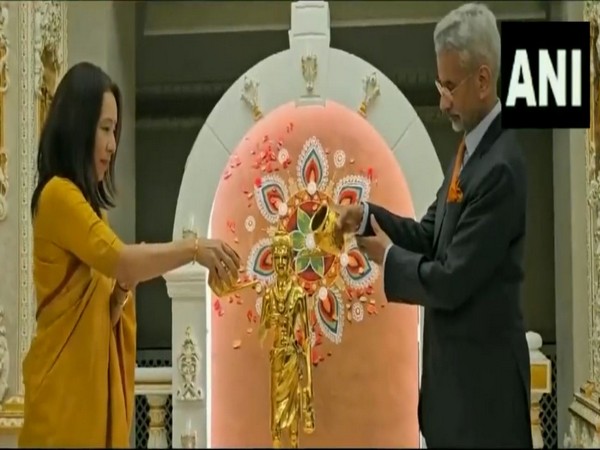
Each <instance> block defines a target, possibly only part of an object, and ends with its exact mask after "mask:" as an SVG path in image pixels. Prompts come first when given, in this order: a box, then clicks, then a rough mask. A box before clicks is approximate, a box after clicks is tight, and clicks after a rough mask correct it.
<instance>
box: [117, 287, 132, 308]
mask: <svg viewBox="0 0 600 450" xmlns="http://www.w3.org/2000/svg"><path fill="white" fill-rule="evenodd" d="M116 284H117V288H118V289H119V290H120V291H121V292H123V293H124V294H125V300H123V301H122V302H119V306H120V307H121V308H122V307H123V306H125V305H126V304H127V302H128V301H129V297H130V296H131V290H130V289H126V288H124V287H123V286H122V285H121V283H119V282H118V281H117V283H116Z"/></svg>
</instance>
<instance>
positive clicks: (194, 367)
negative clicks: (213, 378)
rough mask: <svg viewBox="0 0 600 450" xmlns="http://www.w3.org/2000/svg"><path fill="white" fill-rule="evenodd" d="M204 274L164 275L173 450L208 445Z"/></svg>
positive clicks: (197, 270) (193, 267)
mask: <svg viewBox="0 0 600 450" xmlns="http://www.w3.org/2000/svg"><path fill="white" fill-rule="evenodd" d="M206 272H207V271H206V269H205V268H203V267H202V266H200V265H198V264H188V265H187V266H184V267H181V268H179V269H176V270H174V271H171V272H169V273H167V274H165V275H164V278H165V280H166V281H167V291H168V294H169V297H171V301H172V304H171V311H172V327H173V328H172V330H171V336H172V342H171V348H172V350H171V351H172V363H171V364H172V370H173V384H172V395H173V441H172V446H173V447H174V448H208V445H209V429H210V422H209V417H210V413H209V411H208V408H207V405H208V400H207V393H209V386H208V383H207V379H208V377H207V373H209V372H210V367H209V365H208V360H207V358H209V357H210V347H209V346H210V342H207V335H208V328H207V305H206V299H207V295H206V294H207V278H208V277H207V274H206ZM207 349H208V350H207ZM207 355H208V356H207Z"/></svg>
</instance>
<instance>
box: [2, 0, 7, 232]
mask: <svg viewBox="0 0 600 450" xmlns="http://www.w3.org/2000/svg"><path fill="white" fill-rule="evenodd" d="M7 25H8V4H7V3H6V2H3V3H0V222H2V221H3V220H4V219H6V216H7V214H8V200H7V194H8V186H9V184H8V151H7V149H6V147H5V139H4V135H5V126H6V125H5V119H4V111H5V105H4V98H5V94H6V91H7V89H8V82H9V79H8V51H9V50H8V49H9V41H8V37H7V31H8V30H7Z"/></svg>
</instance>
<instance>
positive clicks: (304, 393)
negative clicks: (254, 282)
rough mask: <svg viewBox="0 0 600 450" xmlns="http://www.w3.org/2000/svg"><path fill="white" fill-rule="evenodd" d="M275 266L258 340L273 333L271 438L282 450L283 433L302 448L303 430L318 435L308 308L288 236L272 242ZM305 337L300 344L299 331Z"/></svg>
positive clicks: (279, 235)
mask: <svg viewBox="0 0 600 450" xmlns="http://www.w3.org/2000/svg"><path fill="white" fill-rule="evenodd" d="M271 248H272V258H273V259H272V260H273V267H274V270H275V275H276V278H275V281H274V282H273V284H271V285H270V286H268V287H267V289H266V290H265V293H264V295H263V302H262V311H261V318H260V328H259V336H260V339H261V341H262V340H263V339H264V337H265V335H266V333H267V331H271V333H272V336H273V344H272V347H271V351H270V354H269V360H270V364H271V436H272V439H273V448H280V447H281V445H282V443H281V438H282V433H283V431H284V430H288V431H289V439H290V446H291V447H292V448H298V431H299V428H300V427H301V426H302V428H303V429H304V432H305V433H307V434H310V433H312V432H313V431H314V429H315V417H314V409H313V390H312V366H311V360H310V357H311V339H310V325H309V314H308V302H307V296H306V293H305V292H304V289H303V288H302V287H301V286H300V284H299V283H298V281H297V278H296V276H295V274H294V271H293V265H292V256H293V254H292V241H291V238H290V236H289V234H287V233H286V232H285V231H281V230H280V231H278V232H276V234H275V235H274V237H273V240H272V244H271ZM298 328H299V329H300V330H301V331H302V333H303V337H302V340H301V342H299V341H298V340H297V338H296V330H297V329H298Z"/></svg>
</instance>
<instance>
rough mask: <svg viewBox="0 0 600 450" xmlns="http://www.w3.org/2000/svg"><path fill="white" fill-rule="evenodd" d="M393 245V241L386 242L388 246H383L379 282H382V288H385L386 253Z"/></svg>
mask: <svg viewBox="0 0 600 450" xmlns="http://www.w3.org/2000/svg"><path fill="white" fill-rule="evenodd" d="M393 246H394V244H393V243H390V244H388V246H387V247H386V248H385V252H384V253H383V263H382V264H381V282H382V283H383V286H384V290H385V262H386V261H387V256H388V253H389V252H390V250H391V249H392V247H393Z"/></svg>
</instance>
